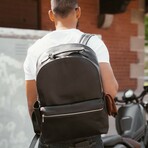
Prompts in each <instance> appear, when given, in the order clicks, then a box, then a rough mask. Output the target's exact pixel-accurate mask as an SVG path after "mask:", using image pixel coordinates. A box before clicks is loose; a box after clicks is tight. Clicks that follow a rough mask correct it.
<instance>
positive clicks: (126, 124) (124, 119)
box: [102, 86, 148, 148]
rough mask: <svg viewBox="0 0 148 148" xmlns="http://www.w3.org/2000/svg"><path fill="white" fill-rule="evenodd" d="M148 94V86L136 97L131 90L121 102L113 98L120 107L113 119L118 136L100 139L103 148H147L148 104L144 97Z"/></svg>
mask: <svg viewBox="0 0 148 148" xmlns="http://www.w3.org/2000/svg"><path fill="white" fill-rule="evenodd" d="M146 94H148V86H144V89H143V91H142V93H141V94H140V95H139V96H136V95H135V94H134V92H133V91H132V90H127V91H125V92H124V94H123V96H122V100H119V99H118V98H117V97H116V98H115V102H116V103H118V105H120V107H119V109H118V114H117V116H116V117H115V126H116V130H117V133H118V135H110V136H105V137H102V140H103V143H104V147H105V148H148V121H147V119H146V115H148V102H146V101H144V97H145V96H146Z"/></svg>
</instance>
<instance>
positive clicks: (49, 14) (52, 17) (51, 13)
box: [48, 10, 55, 22]
mask: <svg viewBox="0 0 148 148" xmlns="http://www.w3.org/2000/svg"><path fill="white" fill-rule="evenodd" d="M48 16H49V18H50V20H51V21H52V22H54V20H55V18H54V14H53V12H52V10H49V11H48Z"/></svg>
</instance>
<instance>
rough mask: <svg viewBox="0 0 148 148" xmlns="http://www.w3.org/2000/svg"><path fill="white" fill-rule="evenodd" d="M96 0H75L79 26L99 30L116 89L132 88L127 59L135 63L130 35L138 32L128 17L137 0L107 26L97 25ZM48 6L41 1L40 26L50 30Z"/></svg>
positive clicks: (91, 30) (94, 31)
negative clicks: (78, 13)
mask: <svg viewBox="0 0 148 148" xmlns="http://www.w3.org/2000/svg"><path fill="white" fill-rule="evenodd" d="M98 3H99V1H98V0H91V1H86V0H79V4H80V6H81V9H82V16H81V19H80V26H79V28H80V29H81V30H82V31H84V32H89V33H94V34H101V35H102V38H103V40H104V42H105V43H106V45H107V47H108V49H109V53H110V59H111V60H110V61H111V65H112V67H113V70H114V73H115V76H116V78H117V80H118V83H119V86H120V90H125V89H127V88H132V89H136V88H137V79H136V78H131V77H130V65H131V63H137V62H138V57H137V52H135V51H131V45H130V44H131V43H130V41H131V37H132V36H137V35H138V25H137V24H134V23H132V21H131V18H132V17H131V15H132V13H131V11H132V9H138V0H135V1H132V2H131V3H130V4H129V6H128V8H127V11H126V12H125V13H122V14H116V15H114V18H113V23H112V25H111V27H110V28H108V29H99V28H98V27H97V20H98V19H97V17H98V9H99V4H98ZM49 8H50V4H49V1H48V0H42V4H41V27H42V29H45V30H54V25H53V24H52V23H51V22H50V21H49V19H48V15H47V11H48V10H49Z"/></svg>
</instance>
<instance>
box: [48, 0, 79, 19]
mask: <svg viewBox="0 0 148 148" xmlns="http://www.w3.org/2000/svg"><path fill="white" fill-rule="evenodd" d="M76 7H78V2H77V0H51V8H52V11H53V12H54V13H55V14H56V15H59V16H60V17H62V18H64V17H67V16H68V15H69V13H70V12H71V11H72V10H74V9H75V8H76Z"/></svg>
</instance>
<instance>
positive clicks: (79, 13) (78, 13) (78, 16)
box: [76, 7, 81, 19]
mask: <svg viewBox="0 0 148 148" xmlns="http://www.w3.org/2000/svg"><path fill="white" fill-rule="evenodd" d="M76 17H77V19H79V18H80V17H81V8H80V7H78V8H77V11H76Z"/></svg>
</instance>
